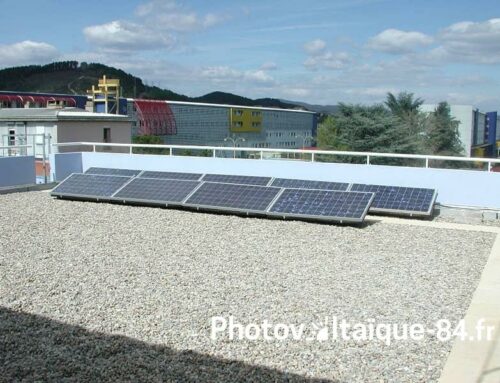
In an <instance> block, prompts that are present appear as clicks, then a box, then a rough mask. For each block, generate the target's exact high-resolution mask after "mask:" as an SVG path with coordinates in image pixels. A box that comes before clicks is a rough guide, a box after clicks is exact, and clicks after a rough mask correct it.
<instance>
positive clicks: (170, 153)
mask: <svg viewBox="0 0 500 383" xmlns="http://www.w3.org/2000/svg"><path fill="white" fill-rule="evenodd" d="M172 153H173V150H172V148H170V150H169V151H168V154H169V155H170V157H172Z"/></svg>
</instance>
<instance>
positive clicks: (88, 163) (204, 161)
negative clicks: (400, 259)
mask: <svg viewBox="0 0 500 383" xmlns="http://www.w3.org/2000/svg"><path fill="white" fill-rule="evenodd" d="M78 154H80V153H72V154H71V156H70V155H69V154H56V155H55V156H53V164H55V168H56V174H57V179H58V180H61V179H62V178H64V177H65V176H66V175H68V174H70V173H71V172H74V171H79V169H80V166H81V170H82V171H85V170H86V169H88V168H89V167H92V166H97V167H111V168H122V169H139V170H159V171H179V172H196V173H220V174H241V175H256V176H271V177H283V178H298V179H311V180H320V181H341V182H353V183H354V182H357V183H369V184H380V185H397V186H410V187H411V186H413V187H426V188H433V189H437V190H438V193H439V195H438V198H437V201H438V202H439V203H441V204H444V205H455V206H471V207H480V208H492V209H500V193H499V192H498V190H500V173H494V172H491V173H488V172H484V171H471V170H449V169H425V168H411V167H399V166H379V165H351V164H331V163H317V162H302V161H289V160H246V159H236V160H234V159H225V158H202V157H176V156H174V157H169V156H155V155H140V154H134V155H129V154H111V153H92V152H83V153H81V157H79V156H78ZM60 156H67V157H60ZM54 157H55V158H54ZM58 165H59V166H62V170H59V169H57V167H58Z"/></svg>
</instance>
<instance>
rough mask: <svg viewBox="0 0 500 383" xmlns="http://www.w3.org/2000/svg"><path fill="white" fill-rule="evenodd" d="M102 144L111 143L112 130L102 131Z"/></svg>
mask: <svg viewBox="0 0 500 383" xmlns="http://www.w3.org/2000/svg"><path fill="white" fill-rule="evenodd" d="M102 142H107V143H109V142H111V128H104V129H103V131H102Z"/></svg>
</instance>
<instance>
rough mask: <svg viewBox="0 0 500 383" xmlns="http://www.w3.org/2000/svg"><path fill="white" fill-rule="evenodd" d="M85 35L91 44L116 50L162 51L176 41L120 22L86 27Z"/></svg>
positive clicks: (128, 23) (136, 25)
mask: <svg viewBox="0 0 500 383" xmlns="http://www.w3.org/2000/svg"><path fill="white" fill-rule="evenodd" d="M83 33H84V35H85V37H86V39H87V40H88V41H89V42H90V43H91V44H94V45H97V46H99V47H102V48H107V49H116V50H148V49H162V48H167V47H171V46H172V45H173V44H174V41H175V39H174V38H173V37H172V36H169V35H166V34H159V33H156V32H155V31H153V30H150V29H148V28H146V27H144V26H142V25H139V24H135V23H130V22H127V21H118V20H115V21H111V22H109V23H106V24H101V25H94V26H90V27H86V28H85V29H84V30H83Z"/></svg>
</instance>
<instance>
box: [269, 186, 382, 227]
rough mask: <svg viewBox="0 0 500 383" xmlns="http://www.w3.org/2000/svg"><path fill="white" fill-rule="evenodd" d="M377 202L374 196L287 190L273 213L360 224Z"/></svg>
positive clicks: (326, 191) (275, 204)
mask: <svg viewBox="0 0 500 383" xmlns="http://www.w3.org/2000/svg"><path fill="white" fill-rule="evenodd" d="M373 198H374V195H373V193H355V192H344V191H333V190H311V189H285V190H284V191H283V193H282V194H281V195H280V197H279V198H278V200H277V201H276V202H275V203H274V204H273V206H272V207H271V209H270V211H271V212H272V213H278V214H279V215H284V216H300V217H304V218H307V217H319V218H322V219H325V218H326V219H330V220H344V221H347V220H355V221H356V220H358V219H360V218H363V219H364V217H365V215H366V213H367V212H368V208H369V207H370V204H371V202H372V200H373Z"/></svg>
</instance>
